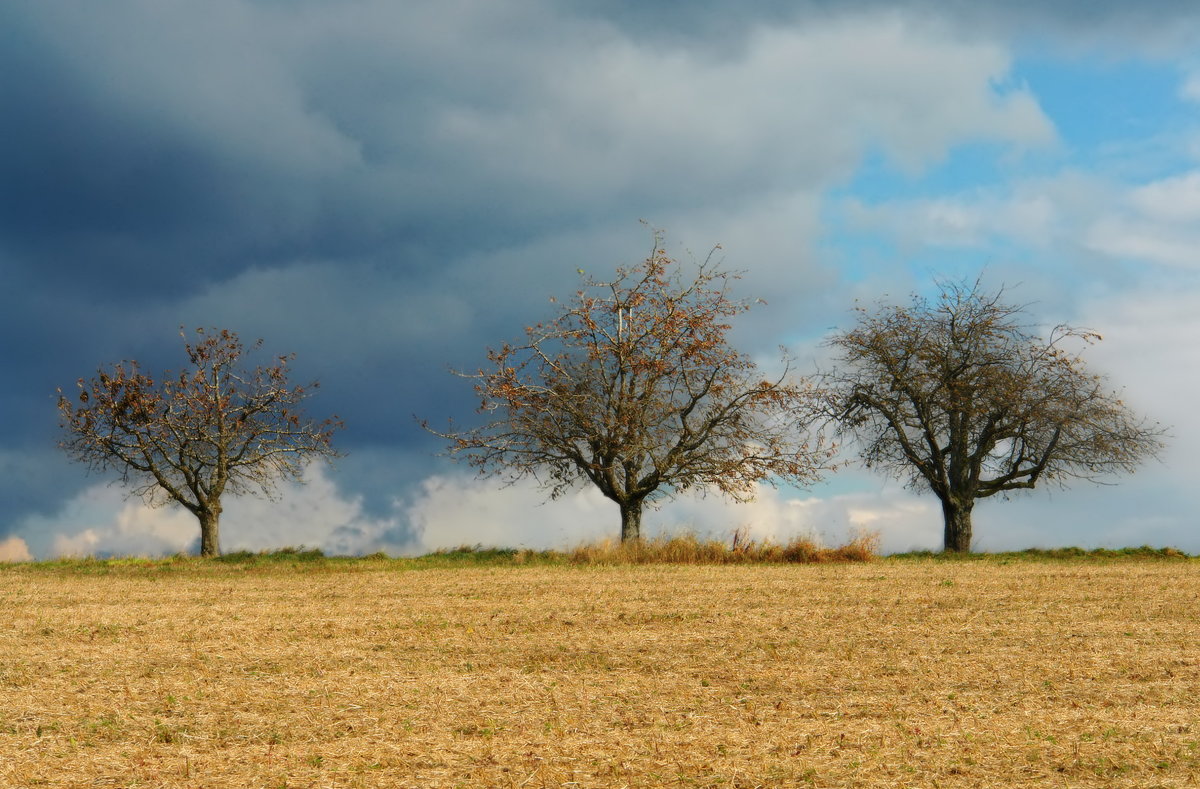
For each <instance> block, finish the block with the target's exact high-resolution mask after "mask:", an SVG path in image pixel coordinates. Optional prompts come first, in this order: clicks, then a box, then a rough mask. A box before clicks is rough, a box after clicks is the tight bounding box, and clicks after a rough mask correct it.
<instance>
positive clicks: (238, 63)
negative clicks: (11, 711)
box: [0, 0, 1192, 539]
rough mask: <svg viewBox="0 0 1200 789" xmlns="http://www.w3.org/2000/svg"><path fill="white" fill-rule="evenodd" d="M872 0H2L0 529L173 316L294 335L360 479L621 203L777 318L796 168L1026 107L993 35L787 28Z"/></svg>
mask: <svg viewBox="0 0 1200 789" xmlns="http://www.w3.org/2000/svg"><path fill="white" fill-rule="evenodd" d="M979 5H981V4H972V3H966V2H962V3H958V4H954V5H952V6H951V12H952V17H953V18H952V24H956V25H959V26H961V27H962V28H963V29H971V30H973V31H974V32H973V35H975V36H977V37H980V38H986V37H987V35H988V32H987V31H989V30H996V31H998V32H997V35H1009V34H1011V33H1012V32H1013V31H1014V30H1017V31H1019V30H1020V29H1021V28H1022V26H1032V27H1033V28H1036V29H1053V30H1061V31H1064V35H1067V34H1070V32H1071V31H1072V29H1073V28H1072V24H1071V19H1072V16H1073V14H1074V13H1075V12H1076V11H1079V12H1080V13H1082V10H1083V9H1085V8H1086V9H1087V10H1088V13H1087V14H1086V15H1085V16H1086V18H1087V19H1088V20H1092V21H1091V22H1089V26H1090V27H1091V28H1094V29H1096V30H1103V29H1113V30H1116V29H1119V28H1120V27H1121V26H1125V25H1133V26H1134V27H1136V28H1137V29H1139V30H1141V29H1143V28H1144V29H1145V30H1146V31H1147V32H1146V35H1147V36H1149V35H1150V34H1151V33H1153V32H1155V31H1154V27H1155V26H1154V25H1153V24H1152V17H1153V14H1151V13H1149V12H1143V11H1137V10H1131V9H1132V8H1133V5H1134V4H1128V5H1126V4H1117V3H1089V4H1084V3H1078V4H1076V3H1060V4H1044V5H1045V6H1047V7H1048V9H1049V10H1047V9H1044V8H1043V7H1042V6H1043V4H1039V3H1033V2H1032V1H1030V2H1018V3H1014V4H1007V5H1004V6H1000V4H995V6H996V8H1001V7H1003V8H1005V9H1011V12H1009V11H1003V12H1002V11H993V10H986V9H985V10H980V9H979V8H978V6H979ZM982 5H988V6H989V7H990V6H991V5H992V4H982ZM1152 5H1154V4H1140V5H1138V6H1137V8H1146V7H1149V6H1152ZM902 7H904V6H902V5H896V4H892V3H883V2H870V1H869V0H863V2H861V3H833V2H812V3H801V4H795V3H789V2H782V1H780V2H768V3H761V4H757V3H756V4H752V5H751V4H746V3H741V2H733V1H732V0H703V1H701V2H626V3H607V2H589V3H583V4H578V5H576V4H560V3H553V2H548V0H547V1H546V2H533V1H531V2H519V1H518V2H505V3H497V2H492V0H436V1H432V0H431V1H430V2H415V1H414V2H403V3H396V2H386V1H384V0H379V1H378V2H370V1H366V2H351V3H339V4H330V3H317V2H268V1H267V0H263V1H262V2H253V1H251V0H206V2H196V3H161V2H153V1H152V0H113V1H112V2H106V3H94V4H93V3H76V2H65V0H17V2H8V3H3V4H0V74H3V75H4V76H3V77H0V107H2V108H3V113H4V121H3V123H2V124H0V276H2V277H3V283H4V289H3V291H0V336H2V337H4V338H6V339H5V343H6V344H5V346H4V347H3V354H4V361H5V366H6V369H7V370H8V374H7V375H6V376H5V377H4V378H3V379H0V398H2V401H3V404H4V410H5V412H6V415H7V416H6V419H5V421H4V422H3V423H2V424H0V448H3V451H4V452H6V453H7V454H4V455H0V458H2V459H3V463H5V464H6V465H5V466H3V468H5V469H10V470H11V469H12V468H13V464H19V463H20V462H21V460H20V458H21V457H23V456H25V455H26V454H28V455H29V456H30V457H34V456H36V462H32V461H31V462H30V463H29V464H28V465H27V466H25V467H23V468H24V469H25V470H24V471H23V472H22V473H21V474H13V473H5V474H3V475H0V499H3V500H4V501H5V502H6V503H7V504H9V512H8V516H9V517H10V519H13V520H10V521H9V522H8V523H5V522H3V521H0V534H3V533H4V532H5V530H6V529H8V528H11V526H10V525H9V524H11V523H14V522H16V519H19V517H20V516H21V514H22V512H24V511H28V510H32V509H37V508H40V509H42V510H43V511H46V512H50V511H52V510H53V508H54V507H55V506H56V504H57V502H58V501H59V500H61V499H63V498H66V497H69V496H70V495H71V494H72V493H73V492H74V491H75V490H77V489H78V488H79V487H80V486H81V485H83V484H85V483H89V482H94V481H95V480H86V479H85V478H83V477H82V476H81V475H80V474H79V470H78V469H72V468H69V467H68V466H67V465H66V463H65V461H63V460H61V459H59V460H57V461H56V460H55V459H54V454H53V450H52V446H53V443H54V439H55V429H54V409H53V402H54V397H53V392H54V389H55V387H57V386H63V387H64V388H66V387H68V386H70V385H71V383H72V382H73V381H74V380H75V378H76V377H78V376H81V375H87V374H90V373H91V372H92V371H93V370H94V369H95V367H96V365H97V364H99V363H102V362H112V361H117V360H119V359H122V358H129V357H137V358H139V359H141V360H143V361H145V362H146V363H147V366H148V367H150V368H151V369H161V368H162V367H171V366H175V365H177V364H178V358H179V338H178V336H177V331H178V327H179V325H180V324H185V325H187V326H189V327H193V326H211V325H219V326H228V327H230V328H233V329H235V330H237V331H239V332H241V333H242V335H243V336H244V337H245V338H248V339H249V338H255V337H260V336H261V337H263V338H265V339H266V340H267V346H268V348H269V349H270V350H272V351H277V352H289V351H295V352H296V353H297V354H298V355H299V358H298V360H297V373H298V375H299V376H300V377H302V378H307V377H320V378H321V379H322V381H323V386H322V388H321V391H320V394H319V396H318V398H317V399H316V400H314V401H313V409H314V410H315V411H320V412H328V411H337V412H338V413H339V414H341V415H342V416H343V417H344V418H345V419H346V420H347V422H348V424H349V428H348V430H347V433H346V435H345V436H344V441H343V448H345V449H348V450H350V451H351V452H352V453H355V454H354V455H352V456H351V458H350V459H348V460H347V461H346V463H345V464H344V467H343V472H342V473H341V474H340V475H339V477H338V479H339V482H340V483H342V484H345V485H346V486H349V487H356V488H357V489H358V490H361V491H364V495H366V497H367V498H366V501H365V506H367V507H368V508H369V509H370V508H383V507H384V504H383V503H381V502H386V500H388V499H389V498H390V497H391V496H392V495H396V493H397V491H402V489H403V487H404V486H405V485H411V484H412V483H414V482H415V481H417V478H418V477H419V475H421V474H423V473H428V471H429V468H430V463H431V461H429V457H430V450H431V449H433V448H434V443H435V442H433V441H432V440H431V439H430V437H429V436H428V435H426V434H425V433H423V432H422V431H421V430H420V429H419V428H418V427H417V426H416V425H415V424H414V422H413V420H412V418H411V416H412V415H413V414H414V413H415V414H417V415H419V416H422V417H428V418H430V419H431V420H434V421H435V422H437V421H440V420H443V419H444V418H445V417H447V416H449V415H451V414H453V415H456V416H465V415H467V414H469V412H470V409H471V407H472V405H473V402H472V401H473V397H472V395H471V391H470V386H469V383H468V382H464V381H462V380H460V379H456V378H454V377H453V376H451V375H450V374H449V373H448V372H447V369H448V368H458V369H466V370H470V369H472V368H473V367H474V366H475V365H477V364H479V363H481V362H482V361H483V349H484V347H485V346H486V345H488V344H495V343H497V342H500V341H503V340H505V339H510V338H512V337H513V336H514V335H515V334H518V333H519V331H520V327H521V326H524V325H525V324H527V323H529V322H531V321H534V320H538V319H540V318H542V317H543V316H545V315H546V314H547V311H548V310H549V309H550V307H549V305H548V303H547V297H549V296H551V295H557V296H560V297H561V296H564V295H567V294H569V293H570V292H571V291H572V290H573V288H574V287H575V285H576V281H577V279H576V276H575V270H576V268H578V267H583V268H586V269H588V270H589V271H601V270H610V269H611V268H612V267H613V266H614V265H618V264H629V263H634V262H636V261H637V259H638V258H639V257H640V256H641V255H642V254H643V253H644V252H645V251H646V249H647V246H646V245H647V243H648V235H647V231H646V230H645V229H643V228H641V227H640V226H639V225H637V223H636V220H637V219H639V218H646V219H648V220H650V221H652V222H655V223H658V224H663V225H666V226H667V227H668V229H669V230H670V231H671V235H670V236H669V240H670V241H671V242H672V243H675V244H679V243H684V244H688V245H691V246H692V247H693V248H695V249H696V250H697V251H698V253H699V254H700V255H703V253H704V252H706V251H707V248H708V246H709V245H711V244H713V243H716V242H724V243H725V245H726V248H727V250H728V251H729V255H730V265H731V267H733V268H752V269H753V271H752V272H751V273H750V274H749V275H748V277H747V280H748V281H747V285H748V286H749V290H748V293H749V295H760V294H761V295H767V296H770V297H771V298H770V300H771V301H772V305H773V309H774V310H775V312H773V313H768V314H767V317H765V318H763V319H762V321H765V322H759V323H757V324H755V326H756V328H757V329H759V330H760V331H759V332H758V334H759V337H758V339H757V341H758V342H759V344H760V346H761V348H756V349H755V350H764V349H769V348H771V347H773V346H774V345H775V343H776V339H777V334H778V333H779V331H780V326H781V325H784V324H785V323H786V322H787V321H792V320H794V318H793V317H792V315H791V312H790V310H791V308H792V307H793V306H794V304H795V303H797V302H798V301H799V299H800V296H796V297H794V298H793V297H791V296H787V295H785V292H788V293H790V292H795V293H797V294H806V293H807V292H809V291H810V290H813V289H815V287H816V286H817V285H820V284H823V283H826V282H828V281H829V278H830V275H829V273H828V272H822V271H820V270H818V267H817V266H816V265H814V264H811V261H810V260H809V258H808V254H809V247H810V245H811V244H812V239H813V238H815V236H816V234H817V233H818V229H817V228H816V227H815V224H816V221H817V217H818V207H817V201H816V199H815V198H814V195H816V194H817V193H819V191H820V190H822V189H825V188H828V187H829V186H830V185H831V184H835V183H838V182H839V181H840V180H842V179H845V178H846V177H848V175H849V174H850V173H852V172H853V168H854V166H855V163H856V162H857V161H859V158H860V157H861V155H862V152H863V150H864V148H865V147H867V146H870V145H878V146H880V147H882V148H883V149H885V151H886V152H887V154H888V155H890V156H894V157H895V158H896V159H897V160H899V161H903V162H905V163H916V165H919V164H920V163H922V162H924V161H926V160H927V159H928V158H930V157H936V156H938V155H940V152H941V151H942V150H944V148H945V147H946V146H948V145H950V144H951V143H952V142H953V141H954V140H956V139H959V138H961V137H963V136H965V135H968V134H971V135H981V136H984V137H987V136H988V135H989V134H992V133H993V132H992V131H990V130H992V129H995V131H994V135H995V136H996V137H997V138H999V139H1004V140H1007V139H1014V140H1030V141H1036V140H1038V139H1041V138H1044V137H1045V136H1046V133H1045V129H1044V124H1042V125H1039V124H1041V120H1042V119H1041V118H1040V115H1039V113H1038V110H1037V108H1036V105H1035V103H1034V102H1032V101H1031V100H1029V99H1028V97H1026V96H1022V95H1015V96H1011V97H1006V98H1011V99H1012V101H1010V102H1008V103H1005V101H1000V100H995V101H994V99H995V97H994V96H992V95H990V94H988V93H987V91H986V88H985V89H984V90H983V91H980V90H979V88H978V85H980V84H983V85H986V81H987V79H988V77H989V76H991V75H992V74H993V73H1000V74H1003V72H1004V69H1005V68H1006V61H1005V58H1004V55H1003V53H1001V52H998V51H993V50H990V49H988V50H986V51H983V53H982V54H981V55H978V54H977V53H976V52H975V51H974V50H970V51H968V50H967V49H966V48H964V47H958V48H957V49H954V51H952V52H950V53H949V55H948V57H949V59H948V60H947V61H946V62H948V63H951V64H952V66H951V67H950V68H946V67H945V66H944V65H943V62H942V61H938V60H936V59H932V58H929V59H923V58H924V55H925V52H926V49H927V47H925V45H924V43H925V42H923V41H915V42H914V41H910V40H909V38H908V37H907V36H908V32H907V31H906V30H905V29H904V27H903V25H891V26H890V27H889V26H887V25H885V26H884V27H883V32H881V33H877V34H875V35H876V37H875V38H873V39H872V40H871V41H870V42H869V44H868V45H866V46H865V48H864V50H863V51H858V50H856V49H855V48H854V46H853V45H854V44H855V43H856V42H857V40H858V39H857V38H856V37H855V36H857V35H858V32H859V31H856V30H851V31H850V32H845V31H842V30H835V31H834V32H833V33H829V34H828V35H824V36H815V37H813V38H812V39H805V40H804V41H803V44H804V46H802V47H801V46H797V45H796V44H795V42H794V41H793V40H792V39H790V38H788V36H789V35H799V34H801V33H804V32H805V31H807V30H808V29H809V28H810V27H813V26H814V25H815V24H816V22H817V21H820V20H827V19H830V18H832V17H834V16H836V15H847V16H850V17H853V16H854V15H856V14H872V13H877V12H881V11H884V12H888V13H890V12H891V11H893V10H896V9H898V8H902ZM910 7H911V8H913V9H915V13H916V15H917V16H920V15H923V14H928V15H932V14H933V13H934V12H935V11H936V10H937V9H938V8H940V7H941V6H940V5H935V4H933V3H932V2H929V3H924V2H920V1H919V0H914V2H913V3H912V4H911V6H910ZM750 9H753V10H750ZM885 16H886V14H885ZM1183 21H1184V23H1185V24H1191V23H1192V20H1191V19H1190V17H1189V18H1188V19H1185V20H1183ZM797 31H799V33H797ZM951 43H952V44H953V42H951ZM829 62H832V64H831V65H828V70H826V64H827V63H829ZM960 73H962V74H965V76H962V77H961V79H960V80H959V81H958V82H954V80H956V79H959V76H958V75H959V74H960ZM934 79H938V80H942V79H944V80H947V81H948V82H949V83H951V84H949V85H945V86H940V87H939V89H938V90H936V91H928V90H926V83H927V82H929V81H931V80H934ZM975 101H978V102H980V104H979V105H978V106H977V105H976V104H973V103H972V102H975ZM993 105H995V106H993ZM989 113H990V114H989ZM960 115H961V117H960ZM975 115H978V116H979V117H980V119H976V118H975V117H974V116H975ZM872 129H875V130H878V129H883V130H885V131H884V132H872V131H870V130H872ZM792 192H795V193H796V194H797V196H796V197H795V198H794V199H793V198H792V197H790V196H788V195H790V194H791V193H792ZM780 195H785V197H782V198H781V197H780ZM764 216H765V217H766V219H764V218H763V217H764ZM763 226H769V228H770V230H769V231H763V230H761V227H763ZM678 249H679V247H674V248H673V251H675V250H678ZM756 319H757V318H756ZM35 447H41V448H43V449H42V450H39V451H38V452H35V451H34V449H33V448H35ZM356 450H357V452H356ZM56 479H57V480H65V481H59V482H56V481H55V480H56ZM39 502H40V503H39ZM397 528H401V530H402V527H397ZM397 539H398V538H397Z"/></svg>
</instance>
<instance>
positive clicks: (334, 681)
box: [0, 560, 1200, 787]
mask: <svg viewBox="0 0 1200 789" xmlns="http://www.w3.org/2000/svg"><path fill="white" fill-rule="evenodd" d="M398 566H399V565H393V564H391V563H387V562H365V563H359V564H354V565H342V566H337V565H322V566H314V567H311V568H305V567H286V566H282V567H271V566H264V567H254V566H237V565H221V564H218V563H208V562H191V563H176V564H165V565H163V566H162V567H161V568H158V567H153V566H151V567H145V566H143V567H133V568H111V569H109V570H108V571H107V572H103V573H101V572H93V573H88V572H85V571H83V570H80V569H71V570H52V569H46V568H34V567H11V568H5V569H3V570H2V571H0V599H2V600H3V609H4V619H3V622H2V624H0V699H2V700H3V705H2V706H0V785H3V786H12V787H35V786H49V787H68V786H70V787H85V786H86V787H95V786H153V787H159V786H162V787H284V786H287V787H377V786H459V785H462V786H499V787H551V786H554V787H560V786H612V787H620V786H629V787H649V786H689V787H753V786H814V787H934V786H939V787H996V786H1004V787H1045V786H1055V787H1081V786H1096V787H1155V786H1160V787H1183V786H1197V785H1200V761H1198V760H1200V715H1198V710H1200V702H1198V701H1197V699H1198V698H1200V643H1198V642H1200V627H1198V626H1197V625H1198V622H1197V604H1196V601H1197V600H1198V599H1200V565H1198V564H1196V563H1193V562H1188V561H1175V562H1160V563H1153V562H1139V561H1128V562H1116V563H1108V564H1104V563H1081V562H1075V563H1068V562H1015V563H1011V564H1000V563H997V562H975V563H940V562H930V561H892V560H882V561H876V562H869V563H865V564H821V565H773V566H762V565H759V566H663V565H640V566H629V565H624V566H622V565H614V566H609V565H586V566H563V565H560V566H536V565H530V566H525V567H504V568H495V567H492V568H489V567H462V568H456V569H432V570H420V571H411V570H410V571H400V570H398V569H397V567H398Z"/></svg>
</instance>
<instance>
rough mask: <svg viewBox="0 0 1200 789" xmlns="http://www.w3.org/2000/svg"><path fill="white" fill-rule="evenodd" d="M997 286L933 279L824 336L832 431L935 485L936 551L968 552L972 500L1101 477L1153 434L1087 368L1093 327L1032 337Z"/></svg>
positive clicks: (1154, 446)
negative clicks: (908, 298)
mask: <svg viewBox="0 0 1200 789" xmlns="http://www.w3.org/2000/svg"><path fill="white" fill-rule="evenodd" d="M1003 298H1004V296H1003V290H1000V291H999V292H997V293H988V292H986V291H984V290H983V289H982V287H981V285H980V283H979V282H978V281H977V282H975V283H974V284H966V283H949V284H943V285H942V287H941V293H940V296H939V297H938V299H937V302H936V303H930V302H929V301H928V300H926V299H924V298H921V297H918V296H914V297H913V299H912V302H911V304H910V305H908V306H888V305H884V306H881V307H880V308H879V309H878V310H876V311H874V312H869V311H867V310H865V309H863V308H859V309H858V313H859V319H858V325H857V326H856V327H855V328H854V329H852V330H850V331H847V332H842V333H839V334H836V335H834V336H833V337H832V339H831V340H830V341H829V344H830V345H831V346H832V347H833V348H834V349H836V350H837V351H838V352H840V356H839V358H838V360H837V362H835V365H836V366H835V368H834V371H833V372H831V373H830V374H828V375H826V376H825V383H826V385H827V387H828V391H829V392H830V395H831V398H832V399H831V406H832V414H833V415H834V416H835V417H837V418H838V419H839V420H840V429H841V431H842V432H843V433H845V434H849V435H850V436H853V437H855V438H857V440H858V441H859V443H860V445H861V449H862V457H863V460H864V461H865V463H866V465H867V466H868V467H869V468H879V469H882V470H883V471H885V472H887V473H890V474H892V475H895V476H896V477H898V478H901V479H905V480H907V481H908V482H909V484H910V485H912V486H914V487H928V488H929V489H930V490H932V491H933V493H934V495H936V496H937V497H938V499H939V500H940V501H941V504H942V513H943V515H944V519H945V550H946V551H956V552H968V551H970V549H971V538H972V533H971V512H972V509H973V507H974V506H975V502H976V500H977V499H982V498H987V497H989V496H994V495H996V494H1009V493H1012V492H1014V491H1021V490H1027V489H1032V488H1033V487H1034V486H1035V485H1037V483H1039V482H1041V481H1043V480H1044V481H1046V482H1050V483H1056V484H1059V485H1063V484H1065V483H1066V482H1067V481H1068V480H1069V479H1073V478H1076V479H1086V480H1090V481H1093V482H1099V481H1101V480H1102V479H1103V478H1104V477H1105V476H1107V475H1108V474H1110V473H1112V472H1116V471H1125V472H1131V471H1133V469H1134V468H1135V467H1136V466H1137V465H1138V464H1139V463H1140V462H1141V461H1143V460H1144V459H1146V458H1149V457H1153V456H1154V455H1156V454H1157V453H1158V451H1159V450H1160V449H1161V447H1162V436H1163V431H1162V429H1161V428H1159V427H1158V426H1157V425H1150V424H1148V423H1147V422H1146V421H1145V420H1143V419H1141V418H1139V417H1137V416H1136V415H1135V414H1134V413H1133V412H1132V411H1131V410H1130V409H1129V408H1128V407H1127V406H1126V405H1125V404H1124V403H1123V402H1122V401H1121V400H1120V399H1119V398H1118V396H1117V395H1116V394H1115V393H1113V392H1111V391H1110V390H1109V389H1107V388H1106V381H1105V379H1104V378H1103V377H1101V376H1098V375H1094V374H1092V373H1089V372H1088V371H1087V369H1086V368H1085V366H1084V364H1083V361H1082V359H1081V357H1080V351H1081V350H1082V347H1084V346H1087V345H1089V344H1091V343H1093V342H1095V341H1097V340H1099V339H1100V336H1099V335H1098V334H1096V333H1095V332H1091V331H1087V330H1081V329H1075V328H1071V327H1069V326H1057V327H1055V328H1054V329H1053V330H1052V331H1051V332H1050V333H1049V335H1048V337H1046V338H1043V337H1039V336H1037V335H1035V334H1034V333H1033V332H1032V331H1031V330H1029V329H1028V328H1026V327H1025V325H1024V324H1023V322H1022V313H1023V310H1022V309H1021V308H1019V307H1015V306H1013V305H1010V304H1006V303H1004V300H1003ZM1072 346H1073V349H1072Z"/></svg>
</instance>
